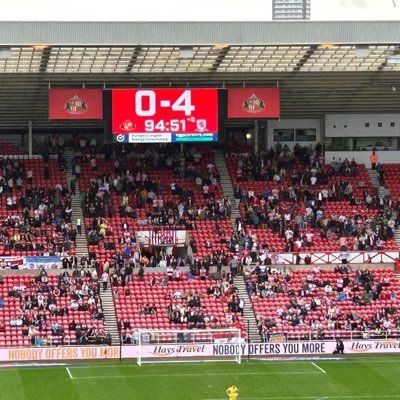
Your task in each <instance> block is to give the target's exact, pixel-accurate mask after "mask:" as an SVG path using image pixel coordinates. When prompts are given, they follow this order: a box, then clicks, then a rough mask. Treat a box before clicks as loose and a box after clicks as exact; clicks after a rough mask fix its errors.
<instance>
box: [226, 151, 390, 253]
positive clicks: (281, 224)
mask: <svg viewBox="0 0 400 400" xmlns="http://www.w3.org/2000/svg"><path fill="white" fill-rule="evenodd" d="M228 165H229V171H230V175H231V178H232V181H233V184H234V196H235V201H236V206H237V207H239V208H240V212H241V219H238V220H237V221H236V228H237V230H238V232H239V233H241V236H242V243H243V246H244V247H245V249H247V250H248V249H251V248H252V247H256V248H257V247H258V246H260V247H264V248H268V249H270V250H271V251H278V252H294V253H297V252H299V251H300V249H302V250H303V251H304V249H306V250H305V251H308V252H318V251H338V250H341V251H346V250H365V249H378V250H383V249H385V250H395V249H396V248H397V246H396V243H395V242H394V240H393V236H394V228H395V227H397V224H398V222H397V221H396V225H395V226H393V227H390V226H387V221H386V215H387V214H391V212H392V211H394V207H393V206H394V205H393V206H392V205H389V204H388V199H380V198H378V197H377V196H376V195H375V193H374V191H373V188H372V184H371V182H370V179H369V176H368V173H367V170H366V168H365V167H364V165H357V164H356V163H355V162H354V161H352V162H350V161H348V160H343V161H339V160H338V161H335V162H333V163H332V165H325V164H323V159H322V157H321V155H320V150H319V149H318V147H317V148H316V149H315V150H314V151H313V150H312V149H311V148H309V147H307V148H301V147H300V146H296V148H295V149H294V151H293V152H291V151H290V150H289V149H288V148H285V147H283V148H280V147H279V146H277V149H276V150H275V151H274V150H272V149H271V150H270V152H268V153H262V154H257V155H255V154H247V155H246V156H244V157H243V156H240V157H237V158H230V159H229V160H228Z"/></svg>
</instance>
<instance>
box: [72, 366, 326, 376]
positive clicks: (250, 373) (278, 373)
mask: <svg viewBox="0 0 400 400" xmlns="http://www.w3.org/2000/svg"><path fill="white" fill-rule="evenodd" d="M67 370H68V371H69V369H68V368H67ZM310 374H311V375H319V374H320V372H314V371H311V372H305V371H293V372H288V371H282V372H221V373H216V374H212V375H209V377H210V378H211V377H213V376H234V375H310ZM185 376H204V374H197V373H196V374H149V375H97V376H74V377H73V378H71V379H106V378H159V377H161V378H162V377H164V378H173V377H179V378H180V377H185Z"/></svg>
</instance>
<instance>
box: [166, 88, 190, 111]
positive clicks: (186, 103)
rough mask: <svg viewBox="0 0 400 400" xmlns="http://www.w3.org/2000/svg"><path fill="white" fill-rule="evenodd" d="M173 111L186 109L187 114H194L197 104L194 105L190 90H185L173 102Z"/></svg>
mask: <svg viewBox="0 0 400 400" xmlns="http://www.w3.org/2000/svg"><path fill="white" fill-rule="evenodd" d="M171 108H172V110H173V111H184V112H185V115H186V116H189V115H191V114H192V111H194V110H195V106H192V92H191V91H190V90H185V91H184V92H183V93H182V94H181V95H180V96H179V97H178V98H177V99H176V101H175V102H174V104H172V107H171Z"/></svg>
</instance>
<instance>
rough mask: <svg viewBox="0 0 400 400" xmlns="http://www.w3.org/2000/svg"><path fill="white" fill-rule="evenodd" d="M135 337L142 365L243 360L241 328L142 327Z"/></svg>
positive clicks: (238, 361) (139, 362)
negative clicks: (159, 328)
mask: <svg viewBox="0 0 400 400" xmlns="http://www.w3.org/2000/svg"><path fill="white" fill-rule="evenodd" d="M135 340H136V345H137V363H138V364H139V365H142V364H143V363H156V362H193V361H207V362H209V361H235V362H237V363H238V364H240V363H241V357H242V347H241V343H242V341H243V340H242V338H241V331H240V329H233V328H229V329H228V328H227V329H204V330H203V329H196V330H193V329H187V330H147V329H139V330H138V331H136V334H135ZM221 346H222V347H221Z"/></svg>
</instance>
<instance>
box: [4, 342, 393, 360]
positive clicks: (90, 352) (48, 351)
mask: <svg viewBox="0 0 400 400" xmlns="http://www.w3.org/2000/svg"><path fill="white" fill-rule="evenodd" d="M238 346H239V347H240V350H241V352H242V356H250V357H271V356H307V355H310V356H320V355H329V354H333V352H334V350H335V349H336V342H335V341H329V342H301V341H299V342H286V343H249V344H247V343H243V344H235V343H214V344H212V343H206V344H201V343H197V344H196V343H177V344H154V345H146V346H143V347H142V348H141V357H142V358H158V359H160V358H165V359H172V358H174V359H176V358H184V357H192V358H193V357H203V358H206V357H209V358H213V357H215V358H218V357H226V356H233V355H236V354H237V351H238ZM120 350H121V353H120ZM138 350H139V349H138V346H122V348H120V347H117V346H112V347H110V346H86V347H84V346H81V347H79V346H75V347H67V346H65V347H62V346H60V347H24V348H10V349H8V348H3V349H0V362H7V361H14V362H20V361H63V360H101V359H103V360H105V359H119V358H120V357H121V358H137V355H138ZM344 353H345V354H375V353H400V340H397V339H387V340H353V341H350V340H349V341H345V342H344Z"/></svg>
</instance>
